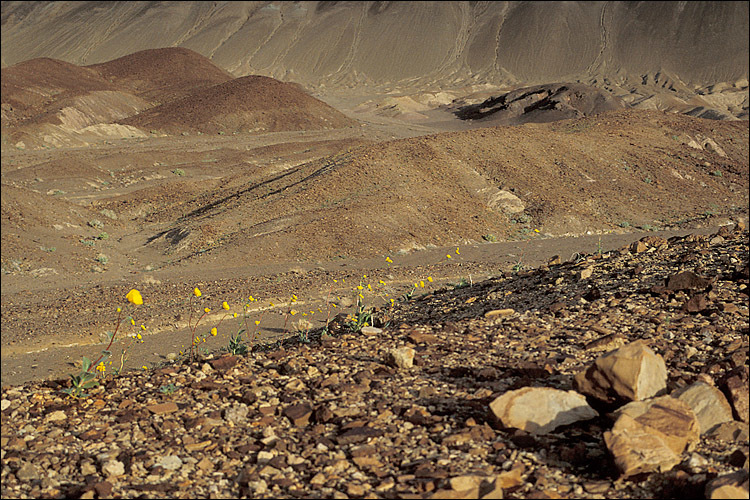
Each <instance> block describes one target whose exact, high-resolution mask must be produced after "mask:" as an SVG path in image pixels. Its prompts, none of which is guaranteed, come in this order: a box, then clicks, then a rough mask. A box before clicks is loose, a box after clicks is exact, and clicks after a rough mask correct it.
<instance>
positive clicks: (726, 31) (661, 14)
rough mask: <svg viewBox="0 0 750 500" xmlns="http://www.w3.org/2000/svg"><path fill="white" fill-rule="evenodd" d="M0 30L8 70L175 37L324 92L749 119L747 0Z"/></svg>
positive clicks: (13, 23)
mask: <svg viewBox="0 0 750 500" xmlns="http://www.w3.org/2000/svg"><path fill="white" fill-rule="evenodd" d="M84 25H85V27H86V29H81V26H84ZM2 27H3V30H2V52H1V54H2V57H1V60H2V64H3V66H8V65H12V64H15V63H17V62H20V61H24V60H27V59H31V58H35V57H52V58H56V59H60V60H64V61H68V62H70V63H73V64H78V65H93V64H99V63H103V62H105V61H110V60H113V59H116V58H119V57H123V56H127V55H128V54H131V53H134V52H138V51H142V50H146V49H156V48H164V47H183V48H186V49H191V50H193V51H195V52H197V53H200V54H202V55H203V56H205V57H207V58H209V59H210V60H211V61H212V62H213V63H214V64H216V65H217V66H219V67H221V68H224V69H225V70H227V71H229V72H231V73H232V74H233V75H235V76H247V75H264V76H269V77H272V78H276V79H278V80H282V81H293V82H297V83H300V84H302V85H304V86H306V87H307V88H310V89H313V90H314V91H315V92H318V93H319V94H321V95H335V94H344V95H347V96H350V97H352V98H354V97H357V98H359V99H362V97H361V96H363V95H365V94H370V95H373V94H380V95H382V94H386V93H387V94H388V97H398V96H408V95H415V94H416V95H418V94H421V93H424V92H428V91H429V92H441V91H443V92H445V91H451V92H455V93H456V97H457V98H461V97H464V96H466V95H468V94H472V93H474V92H477V91H480V90H483V89H485V87H492V88H493V89H495V90H498V89H499V90H502V91H511V90H513V89H515V88H517V87H523V86H531V85H541V84H547V83H550V82H572V83H583V84H587V85H593V86H596V87H598V88H600V89H603V90H606V91H607V92H610V93H612V94H613V95H615V96H618V97H621V98H623V99H625V100H626V102H628V103H633V104H636V105H639V106H641V107H644V108H646V109H659V110H670V111H677V112H681V113H684V112H690V111H692V112H693V114H695V115H702V116H704V117H710V118H732V117H734V118H737V117H740V118H746V117H747V108H748V98H747V95H748V91H747V88H748V83H747V81H748V57H747V54H748V38H749V37H748V4H747V2H687V3H681V2H661V3H656V2H369V1H368V2H228V3H217V4H213V3H206V2H193V3H188V4H175V3H172V2H150V3H148V4H138V3H115V4H102V3H99V2H55V3H53V4H50V3H48V2H3V4H2ZM363 89H369V91H368V92H363ZM365 100H366V99H365Z"/></svg>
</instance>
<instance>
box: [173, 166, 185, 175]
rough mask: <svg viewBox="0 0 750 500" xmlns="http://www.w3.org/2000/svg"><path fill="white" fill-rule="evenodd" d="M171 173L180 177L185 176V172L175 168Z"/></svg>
mask: <svg viewBox="0 0 750 500" xmlns="http://www.w3.org/2000/svg"><path fill="white" fill-rule="evenodd" d="M172 173H173V174H174V175H180V176H182V175H185V171H184V170H182V169H181V168H176V169H174V170H172Z"/></svg>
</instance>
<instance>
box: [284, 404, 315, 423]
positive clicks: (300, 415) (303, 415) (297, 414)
mask: <svg viewBox="0 0 750 500" xmlns="http://www.w3.org/2000/svg"><path fill="white" fill-rule="evenodd" d="M312 414H313V409H312V406H310V405H309V404H307V403H299V404H296V405H292V406H290V407H288V408H287V409H285V410H284V416H285V417H287V418H288V419H289V421H290V422H291V423H292V425H296V426H297V427H304V426H306V425H307V424H308V423H309V422H310V416H311V415H312Z"/></svg>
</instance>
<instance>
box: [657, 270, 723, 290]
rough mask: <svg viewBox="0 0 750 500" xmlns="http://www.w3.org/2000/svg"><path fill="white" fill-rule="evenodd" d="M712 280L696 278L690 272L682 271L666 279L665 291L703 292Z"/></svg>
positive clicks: (696, 276)
mask: <svg viewBox="0 0 750 500" xmlns="http://www.w3.org/2000/svg"><path fill="white" fill-rule="evenodd" d="M711 283H713V280H711V279H708V278H704V277H703V276H698V275H697V274H695V273H694V272H691V271H683V272H681V273H678V274H674V275H672V276H670V277H669V278H667V285H666V286H667V289H668V290H671V291H673V292H679V291H681V290H705V289H706V288H708V286H709V285H710V284H711Z"/></svg>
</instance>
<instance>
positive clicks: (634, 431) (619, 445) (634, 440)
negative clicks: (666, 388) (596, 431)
mask: <svg viewBox="0 0 750 500" xmlns="http://www.w3.org/2000/svg"><path fill="white" fill-rule="evenodd" d="M627 407H630V408H627ZM627 407H625V408H622V409H621V413H620V415H619V417H618V419H617V421H616V422H615V424H614V426H613V427H612V429H611V430H610V431H607V432H605V433H604V442H605V444H606V445H607V449H609V451H610V453H611V454H612V456H613V458H614V461H615V465H617V468H618V469H619V470H620V472H621V474H622V476H624V477H630V476H633V475H635V474H641V473H644V472H653V471H661V472H665V471H668V470H670V469H671V468H672V467H674V466H675V465H677V464H678V463H680V461H681V459H680V454H681V453H682V452H683V451H684V450H685V449H688V450H690V449H692V447H693V446H694V445H695V444H696V443H697V442H698V440H699V437H700V435H699V430H698V429H699V424H698V419H697V418H696V417H695V414H694V413H693V410H692V409H691V408H690V407H689V406H688V405H687V404H686V403H684V402H682V401H679V400H677V399H675V398H672V397H671V396H662V397H659V398H655V399H653V400H651V401H647V402H639V403H631V404H629V405H627ZM644 409H645V411H643V410H644ZM633 415H637V416H635V417H633Z"/></svg>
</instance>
